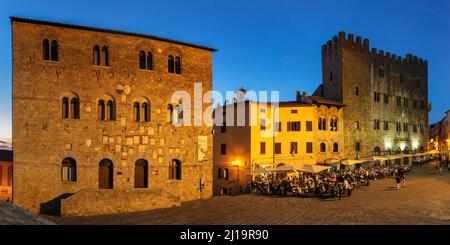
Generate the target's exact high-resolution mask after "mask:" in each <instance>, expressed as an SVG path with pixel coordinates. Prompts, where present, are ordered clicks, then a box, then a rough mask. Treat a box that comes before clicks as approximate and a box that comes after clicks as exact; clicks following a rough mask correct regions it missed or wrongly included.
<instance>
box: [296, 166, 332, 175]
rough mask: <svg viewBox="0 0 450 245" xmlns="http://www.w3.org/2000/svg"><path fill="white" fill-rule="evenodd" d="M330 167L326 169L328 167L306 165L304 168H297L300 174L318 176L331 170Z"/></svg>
mask: <svg viewBox="0 0 450 245" xmlns="http://www.w3.org/2000/svg"><path fill="white" fill-rule="evenodd" d="M329 169H330V167H326V166H320V165H304V166H302V167H299V168H296V170H297V171H298V172H303V173H313V174H317V173H320V172H323V171H326V170H329Z"/></svg>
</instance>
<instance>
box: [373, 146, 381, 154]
mask: <svg viewBox="0 0 450 245" xmlns="http://www.w3.org/2000/svg"><path fill="white" fill-rule="evenodd" d="M373 154H374V155H375V156H379V155H380V154H381V149H380V147H378V146H376V147H375V148H373Z"/></svg>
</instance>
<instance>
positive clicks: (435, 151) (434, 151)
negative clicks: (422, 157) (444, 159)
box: [428, 150, 441, 154]
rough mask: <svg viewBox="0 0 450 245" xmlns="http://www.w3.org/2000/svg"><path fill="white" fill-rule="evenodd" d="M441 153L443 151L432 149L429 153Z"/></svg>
mask: <svg viewBox="0 0 450 245" xmlns="http://www.w3.org/2000/svg"><path fill="white" fill-rule="evenodd" d="M439 153H441V152H440V151H438V150H432V151H429V152H428V154H439Z"/></svg>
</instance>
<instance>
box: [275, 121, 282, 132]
mask: <svg viewBox="0 0 450 245" xmlns="http://www.w3.org/2000/svg"><path fill="white" fill-rule="evenodd" d="M275 132H281V122H277V123H275Z"/></svg>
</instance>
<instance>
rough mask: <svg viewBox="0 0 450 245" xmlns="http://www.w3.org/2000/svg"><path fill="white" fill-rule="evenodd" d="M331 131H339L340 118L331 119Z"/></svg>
mask: <svg viewBox="0 0 450 245" xmlns="http://www.w3.org/2000/svg"><path fill="white" fill-rule="evenodd" d="M330 131H338V120H337V119H330Z"/></svg>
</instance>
